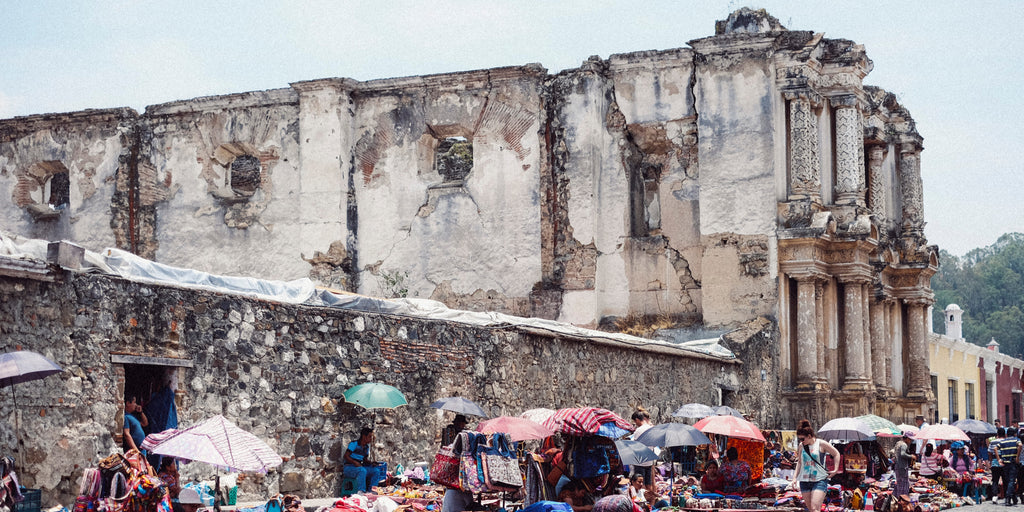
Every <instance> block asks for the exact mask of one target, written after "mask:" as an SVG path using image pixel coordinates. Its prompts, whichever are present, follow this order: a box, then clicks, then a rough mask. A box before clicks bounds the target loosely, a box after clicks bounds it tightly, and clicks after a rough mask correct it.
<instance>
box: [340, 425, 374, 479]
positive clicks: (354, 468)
mask: <svg viewBox="0 0 1024 512" xmlns="http://www.w3.org/2000/svg"><path fill="white" fill-rule="evenodd" d="M371 443H373V429H372V428H370V427H363V429H362V430H360V431H359V439H358V440H357V441H352V442H351V443H349V444H348V449H346V450H345V456H344V460H345V465H344V467H342V475H344V477H345V478H352V479H355V491H356V492H363V493H365V492H366V491H367V490H368V489H370V488H372V487H373V486H375V485H377V484H379V483H380V481H381V479H382V478H384V475H382V474H381V472H380V469H378V468H377V464H376V463H375V462H373V460H372V459H370V444H371Z"/></svg>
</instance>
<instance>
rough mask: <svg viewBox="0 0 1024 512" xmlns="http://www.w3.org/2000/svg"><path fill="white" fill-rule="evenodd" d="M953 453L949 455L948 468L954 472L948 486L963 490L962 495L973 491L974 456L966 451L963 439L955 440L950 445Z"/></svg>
mask: <svg viewBox="0 0 1024 512" xmlns="http://www.w3.org/2000/svg"><path fill="white" fill-rule="evenodd" d="M952 449H953V454H952V455H950V457H949V469H951V470H952V472H953V473H955V474H956V477H955V478H951V479H950V482H949V483H950V485H948V487H949V488H951V490H953V491H963V495H964V496H967V495H968V493H973V492H974V457H973V455H972V454H971V453H969V452H968V451H967V446H966V445H964V443H963V441H956V442H954V443H953V446H952Z"/></svg>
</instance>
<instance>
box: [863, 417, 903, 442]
mask: <svg viewBox="0 0 1024 512" xmlns="http://www.w3.org/2000/svg"><path fill="white" fill-rule="evenodd" d="M857 419H858V420H861V421H863V422H864V423H865V424H867V426H868V428H870V429H871V431H872V432H874V433H875V434H877V435H880V436H882V437H898V436H899V435H900V434H901V433H902V431H901V430H900V427H898V426H897V425H896V424H895V423H893V422H891V421H889V420H887V419H885V418H883V417H881V416H875V415H874V414H865V415H863V416H857Z"/></svg>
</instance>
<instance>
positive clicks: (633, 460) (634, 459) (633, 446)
mask: <svg viewBox="0 0 1024 512" xmlns="http://www.w3.org/2000/svg"><path fill="white" fill-rule="evenodd" d="M615 450H616V451H618V452H619V459H620V460H622V463H623V464H625V465H627V466H635V465H637V464H644V463H646V462H652V461H656V460H658V455H657V454H656V453H654V450H652V449H650V448H648V447H647V446H645V445H644V444H643V443H641V442H639V441H630V440H629V439H619V440H617V441H615Z"/></svg>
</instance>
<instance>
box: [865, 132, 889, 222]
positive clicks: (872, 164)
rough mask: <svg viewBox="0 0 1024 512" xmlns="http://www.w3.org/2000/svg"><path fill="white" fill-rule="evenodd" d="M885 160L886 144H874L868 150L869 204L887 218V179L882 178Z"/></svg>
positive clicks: (875, 212)
mask: <svg viewBox="0 0 1024 512" xmlns="http://www.w3.org/2000/svg"><path fill="white" fill-rule="evenodd" d="M884 160H885V146H882V145H880V144H873V145H872V146H871V149H870V150H869V152H868V180H869V182H870V183H869V184H868V206H869V207H870V208H871V213H873V214H875V215H877V216H878V218H879V219H882V218H885V217H886V214H885V180H883V179H882V162H883V161H884Z"/></svg>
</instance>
